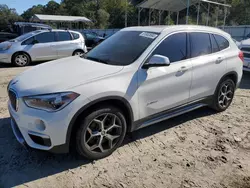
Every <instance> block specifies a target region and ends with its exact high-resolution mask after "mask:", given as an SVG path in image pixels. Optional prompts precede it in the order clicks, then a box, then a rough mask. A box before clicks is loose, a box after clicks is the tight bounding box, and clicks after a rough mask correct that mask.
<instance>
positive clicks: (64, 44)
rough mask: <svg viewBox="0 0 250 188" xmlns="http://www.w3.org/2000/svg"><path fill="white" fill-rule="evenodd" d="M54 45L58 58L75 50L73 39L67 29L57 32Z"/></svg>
mask: <svg viewBox="0 0 250 188" xmlns="http://www.w3.org/2000/svg"><path fill="white" fill-rule="evenodd" d="M55 46H56V49H57V55H58V58H62V57H68V56H72V55H73V52H74V50H75V44H74V41H73V39H72V36H71V34H70V33H69V32H68V31H58V32H57V42H56V45H55Z"/></svg>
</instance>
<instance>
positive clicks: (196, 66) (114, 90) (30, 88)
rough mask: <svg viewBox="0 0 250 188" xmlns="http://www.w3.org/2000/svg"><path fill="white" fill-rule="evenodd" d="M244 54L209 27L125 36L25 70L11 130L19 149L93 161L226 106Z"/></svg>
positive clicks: (17, 82)
mask: <svg viewBox="0 0 250 188" xmlns="http://www.w3.org/2000/svg"><path fill="white" fill-rule="evenodd" d="M242 69H243V54H242V52H241V51H240V50H239V49H238V48H237V46H236V44H235V43H234V41H233V40H232V39H231V37H230V35H228V34H227V33H225V32H223V31H221V30H219V29H215V28H210V27H201V26H171V27H167V26H157V27H156V26H155V27H131V28H125V29H122V30H121V31H119V32H118V33H116V34H115V35H113V36H112V37H110V38H109V39H107V40H105V41H104V42H103V43H101V44H100V45H99V46H97V47H96V48H94V49H93V50H91V51H90V52H89V53H88V54H87V55H86V56H85V57H78V56H74V57H68V58H64V59H60V60H55V61H52V62H50V63H46V64H42V65H39V66H36V67H34V68H31V69H29V70H27V71H25V72H23V73H21V74H20V75H18V76H17V77H16V78H14V79H13V80H12V81H11V82H10V84H9V86H8V93H9V99H10V100H9V103H8V107H9V112H10V115H11V126H12V129H13V132H14V134H15V136H16V138H17V140H18V141H19V142H20V143H22V144H23V145H28V146H30V147H32V148H36V149H41V150H48V151H52V152H57V153H58V152H61V153H62V152H68V151H69V148H70V147H69V146H73V147H75V148H76V149H77V151H78V152H79V154H80V155H83V156H85V157H87V158H90V159H99V158H103V157H106V156H108V155H110V154H111V153H112V152H113V151H114V150H115V149H116V148H117V147H119V146H120V145H121V144H122V141H123V139H124V137H125V134H126V132H131V131H134V130H137V129H140V128H142V127H146V126H148V125H151V124H154V123H157V122H160V121H163V120H166V119H169V118H171V117H174V116H177V115H180V114H183V113H186V112H189V111H191V110H194V109H197V108H200V107H203V106H209V107H212V108H214V109H215V110H217V111H224V110H226V109H227V108H228V107H229V105H230V104H231V102H232V100H233V97H234V92H235V89H236V88H237V87H238V85H239V83H240V81H241V77H242V72H243V71H242Z"/></svg>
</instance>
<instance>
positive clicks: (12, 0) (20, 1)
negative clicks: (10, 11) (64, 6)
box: [0, 0, 61, 14]
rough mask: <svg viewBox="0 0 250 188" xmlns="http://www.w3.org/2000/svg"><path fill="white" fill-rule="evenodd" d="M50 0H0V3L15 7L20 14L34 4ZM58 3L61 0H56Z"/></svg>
mask: <svg viewBox="0 0 250 188" xmlns="http://www.w3.org/2000/svg"><path fill="white" fill-rule="evenodd" d="M49 1H50V0H0V4H6V5H7V6H8V7H9V8H15V9H16V11H17V13H18V14H22V13H23V12H24V11H25V10H27V9H28V8H30V7H32V6H33V5H38V4H42V5H46V4H47V3H48V2H49ZM54 1H56V2H58V3H60V2H61V0H54Z"/></svg>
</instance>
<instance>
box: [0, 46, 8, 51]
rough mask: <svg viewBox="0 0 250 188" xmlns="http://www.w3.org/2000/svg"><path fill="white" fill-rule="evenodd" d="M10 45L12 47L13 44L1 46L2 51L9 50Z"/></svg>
mask: <svg viewBox="0 0 250 188" xmlns="http://www.w3.org/2000/svg"><path fill="white" fill-rule="evenodd" d="M10 47H11V44H8V45H6V46H3V47H1V48H0V51H4V50H8V49H10Z"/></svg>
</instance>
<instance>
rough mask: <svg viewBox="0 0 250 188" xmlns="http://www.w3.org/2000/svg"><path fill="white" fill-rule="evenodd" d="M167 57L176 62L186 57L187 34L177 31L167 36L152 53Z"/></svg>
mask: <svg viewBox="0 0 250 188" xmlns="http://www.w3.org/2000/svg"><path fill="white" fill-rule="evenodd" d="M155 54H157V55H162V56H165V57H168V58H169V60H170V62H171V63H173V62H177V61H181V60H185V59H186V58H187V34H186V33H177V34H173V35H171V36H169V37H167V38H166V39H165V40H164V41H162V42H161V44H160V45H159V46H158V47H157V48H156V49H155V51H154V52H153V53H152V55H155Z"/></svg>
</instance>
